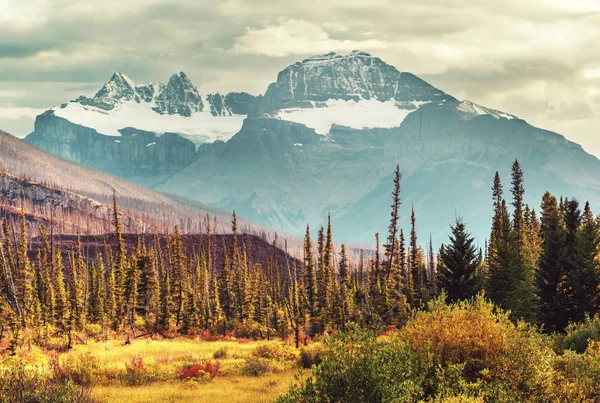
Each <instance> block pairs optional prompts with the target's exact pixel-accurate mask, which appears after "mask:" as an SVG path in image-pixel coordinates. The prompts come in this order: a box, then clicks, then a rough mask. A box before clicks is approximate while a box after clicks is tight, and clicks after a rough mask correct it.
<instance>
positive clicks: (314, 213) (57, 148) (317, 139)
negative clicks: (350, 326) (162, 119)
mask: <svg viewBox="0 0 600 403" xmlns="http://www.w3.org/2000/svg"><path fill="white" fill-rule="evenodd" d="M120 86H121V87H125V84H121V85H120ZM135 88H136V90H135V91H134V92H131V91H124V92H123V94H119V95H118V96H117V97H126V98H128V97H133V98H131V99H132V100H128V101H126V102H136V101H135V96H136V95H135V94H139V93H141V92H142V91H141V90H138V89H137V88H138V87H135ZM110 91H112V89H109V90H107V91H106V92H107V93H110ZM148 91H150V90H148ZM184 93H185V91H184ZM102 96H103V95H102V94H101V96H100V97H98V98H99V99H100V98H102ZM148 99H150V98H148ZM152 99H154V98H152ZM181 99H182V100H185V102H187V104H186V105H188V104H189V103H192V104H193V105H196V106H197V107H199V103H198V98H197V97H196V93H190V95H189V96H188V95H186V96H185V97H183V98H181ZM140 102H141V101H140ZM154 102H155V101H154ZM182 102H183V101H181V102H179V103H178V105H183V103H182ZM203 102H204V101H203ZM253 102H254V103H253V106H252V107H251V108H249V109H247V110H246V111H247V112H248V111H249V114H248V116H247V117H246V118H245V120H244V121H243V124H242V126H241V128H240V129H239V132H237V133H236V134H235V135H233V136H232V137H231V138H229V139H228V140H227V141H225V142H221V141H214V142H213V143H208V144H202V145H200V146H197V151H196V154H195V155H192V156H191V157H190V158H189V159H186V158H184V157H183V155H184V153H182V154H181V156H179V157H177V158H176V159H177V160H178V161H179V162H181V163H180V165H177V166H176V165H174V164H171V165H170V167H171V168H172V169H171V168H170V171H169V172H168V173H167V172H158V173H154V174H152V173H150V174H149V176H146V177H144V178H142V179H140V177H139V176H136V174H135V172H134V173H132V172H131V171H128V170H127V169H122V167H119V172H117V173H118V174H119V175H123V176H125V177H128V178H131V179H133V180H136V181H139V182H141V183H148V181H153V183H152V184H153V186H155V188H157V189H160V190H163V191H167V192H170V193H175V194H179V195H183V196H186V197H189V198H193V199H200V200H202V201H204V202H206V203H209V204H212V205H216V206H220V207H223V208H226V209H236V211H238V212H239V213H240V214H242V215H243V216H245V217H247V218H248V219H251V220H253V221H256V222H260V223H262V224H264V225H268V226H270V227H274V228H278V229H281V230H284V231H286V232H291V233H294V234H296V235H301V234H302V233H303V231H304V229H305V226H306V223H307V222H308V223H310V224H311V226H312V227H313V228H314V227H315V226H316V225H317V224H322V223H324V222H325V220H326V217H327V213H328V212H331V214H332V219H333V224H334V228H335V229H336V231H337V238H338V239H340V240H342V241H358V242H372V239H373V236H374V234H375V232H381V233H383V232H385V231H386V228H387V224H388V216H389V204H390V197H391V196H390V191H391V187H392V173H393V171H394V168H395V166H396V164H399V165H400V167H401V169H402V173H403V181H402V191H401V197H402V200H403V202H404V205H403V207H402V210H401V217H402V219H401V225H402V226H403V227H404V228H406V229H407V228H408V226H409V220H408V217H409V216H410V208H411V206H413V207H414V209H415V211H416V214H417V229H418V230H419V233H420V234H421V236H427V235H429V233H431V234H432V237H433V240H434V242H435V243H437V244H439V243H441V242H443V241H446V237H447V234H448V225H449V224H450V223H451V222H453V221H454V219H455V216H456V215H461V216H463V218H464V219H465V221H466V223H467V225H468V228H469V229H470V230H471V231H472V232H473V234H474V235H475V236H476V237H478V238H479V240H480V241H481V244H483V239H484V238H485V237H487V236H488V234H489V225H490V217H491V214H492V203H491V191H490V187H491V184H492V180H493V176H494V172H495V171H500V174H501V177H502V179H503V183H504V186H505V192H506V193H507V194H508V193H509V187H510V177H509V175H510V166H511V165H512V163H513V161H514V160H515V159H518V160H519V161H520V162H521V165H522V167H523V169H524V172H525V190H526V201H527V202H528V203H529V204H530V205H531V206H532V207H533V208H537V207H538V206H539V203H540V199H541V196H542V194H543V192H544V191H546V190H549V191H551V192H553V193H556V194H564V195H566V196H569V197H572V196H575V197H578V198H580V199H582V200H589V201H590V202H591V203H592V207H594V206H600V185H599V184H600V161H599V160H598V159H597V158H595V157H593V156H591V155H589V154H587V153H586V152H585V151H584V150H583V149H582V148H581V147H580V146H578V145H577V144H575V143H572V142H569V141H567V140H566V139H565V138H564V137H563V136H561V135H559V134H556V133H553V132H549V131H546V130H542V129H538V128H535V127H533V126H531V125H529V124H528V123H527V122H525V121H524V120H521V119H519V118H518V117H516V116H514V115H511V114H508V113H504V112H502V111H497V110H494V109H490V108H486V107H484V106H481V105H477V104H475V103H473V102H470V101H468V100H465V101H459V100H457V99H456V98H455V97H453V96H451V95H449V94H446V93H444V92H443V91H442V90H440V89H437V88H435V87H434V86H432V85H430V84H429V83H427V82H425V81H423V80H421V79H420V78H418V77H417V76H415V75H413V74H411V73H407V72H401V71H399V70H398V69H396V68H395V67H393V66H391V65H389V64H387V63H385V62H384V61H382V60H381V59H379V58H377V57H374V56H371V55H369V54H367V53H364V52H358V51H355V52H352V53H350V54H348V55H337V54H335V53H329V54H326V55H320V56H315V57H311V58H308V59H305V60H303V61H300V62H297V63H294V64H292V65H290V66H288V67H286V68H284V69H283V70H282V71H281V72H280V73H279V74H278V76H277V80H276V81H275V82H274V83H272V84H271V85H270V86H269V87H268V89H267V90H266V92H265V95H264V96H263V97H261V98H256V99H254V101H253ZM155 103H156V102H155ZM164 108H165V110H166V111H172V112H173V113H175V112H177V113H179V111H180V108H179V107H177V109H176V110H175V108H174V107H171V109H169V107H168V106H164ZM190 108H191V107H190ZM191 109H193V108H191ZM193 113H194V112H192V114H193ZM38 119H39V120H43V119H44V118H43V117H39V118H38ZM53 119H58V118H56V117H54V118H53ZM69 124H71V125H72V123H69ZM78 130H84V129H78ZM85 130H91V129H85ZM55 133H57V135H59V136H62V137H61V139H60V140H56V139H55V138H53V137H52V136H51V135H50V134H48V133H43V132H40V133H38V130H37V129H36V132H35V133H33V134H32V135H31V136H30V137H29V138H28V140H29V141H32V142H34V143H36V144H40V146H42V147H44V148H46V149H50V150H51V151H53V152H56V153H58V154H61V155H65V154H68V152H70V151H65V150H67V149H68V147H73V146H74V145H75V144H78V145H77V147H79V148H78V149H79V150H80V152H86V151H85V150H87V149H89V148H90V147H91V148H92V149H95V147H96V145H95V144H96V143H94V145H92V146H90V147H88V148H85V147H82V146H80V145H79V143H78V141H80V139H82V138H86V137H85V136H86V135H84V134H82V133H79V132H77V133H75V132H69V135H68V136H65V135H64V133H65V131H63V130H60V129H57V130H55ZM124 133H125V132H121V137H120V138H119V140H121V141H125V139H126V138H127V139H128V140H127V141H131V142H132V143H133V142H135V141H136V140H134V137H136V138H140V134H139V133H138V134H137V135H135V136H134V135H133V134H131V136H130V137H129V138H128V137H127V136H125V135H124ZM164 136H165V135H163V137H164ZM176 136H177V138H178V140H177V141H187V140H185V139H184V138H183V137H182V136H179V135H176ZM104 137H107V136H104ZM130 139H131V140H130ZM109 140H111V141H112V143H115V142H114V137H112V138H109ZM138 141H139V140H138ZM144 141H148V140H147V139H145V140H144ZM140 144H141V143H140ZM157 145H158V143H157ZM113 147H114V146H113ZM186 147H189V145H188V146H186ZM69 150H70V149H69ZM127 150H129V149H124V148H123V146H120V148H119V153H121V154H119V155H123V156H124V157H123V158H128V159H130V160H131V159H134V158H135V156H137V155H138V154H137V148H135V147H133V146H130V150H129V151H127ZM178 153H180V151H178ZM75 159H77V158H75ZM111 161H112V160H111ZM93 163H94V164H96V166H98V165H101V163H100V162H98V161H96V160H94V162H93ZM148 163H149V162H148ZM148 163H146V162H144V164H148ZM107 169H108V168H107ZM115 169H116V168H115ZM111 172H115V170H112V171H111Z"/></svg>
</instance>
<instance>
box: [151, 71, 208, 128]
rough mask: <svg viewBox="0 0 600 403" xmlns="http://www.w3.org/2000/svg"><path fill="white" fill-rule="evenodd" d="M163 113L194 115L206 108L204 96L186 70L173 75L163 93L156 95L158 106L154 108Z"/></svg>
mask: <svg viewBox="0 0 600 403" xmlns="http://www.w3.org/2000/svg"><path fill="white" fill-rule="evenodd" d="M152 109H153V110H154V111H156V112H158V113H161V114H165V113H166V114H169V115H181V116H184V117H190V116H192V113H194V112H200V111H202V109H204V104H203V103H202V97H201V96H200V94H199V93H198V90H197V89H196V87H194V85H193V84H192V82H191V81H190V79H189V78H188V77H187V76H186V75H185V73H184V72H181V73H179V74H175V75H174V76H172V77H171V79H170V80H169V82H168V83H167V85H165V86H164V88H163V90H162V91H161V93H160V94H159V95H158V97H156V106H155V107H154V108H152Z"/></svg>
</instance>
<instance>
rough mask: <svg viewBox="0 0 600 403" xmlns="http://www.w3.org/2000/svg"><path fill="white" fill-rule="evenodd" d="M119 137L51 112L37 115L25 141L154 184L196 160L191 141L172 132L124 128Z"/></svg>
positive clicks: (145, 183)
mask: <svg viewBox="0 0 600 403" xmlns="http://www.w3.org/2000/svg"><path fill="white" fill-rule="evenodd" d="M121 133H122V135H121V136H120V137H115V136H105V135H102V134H100V133H98V132H97V131H96V130H95V129H90V128H87V127H84V126H81V125H77V124H74V123H71V122H69V121H68V120H66V119H64V118H61V117H58V116H55V115H54V114H53V113H52V112H51V111H50V112H47V113H45V114H42V115H40V116H38V117H37V118H36V121H35V130H34V132H33V133H32V134H31V135H29V136H28V137H27V141H29V142H30V143H32V144H34V145H36V146H37V147H40V148H42V149H44V150H46V151H49V152H51V153H53V154H56V155H59V156H61V157H64V158H68V159H70V160H73V161H76V162H81V163H84V164H87V165H90V166H92V167H95V168H98V169H101V170H103V171H105V172H109V173H112V174H115V175H118V176H122V177H125V178H128V179H130V180H133V181H136V182H138V183H141V184H144V185H148V186H155V185H157V184H159V183H161V182H162V181H163V180H164V179H165V178H168V177H169V176H171V175H173V174H174V173H176V172H178V171H180V170H181V169H183V168H185V167H186V166H188V165H190V164H191V163H192V162H193V161H195V159H196V149H195V146H194V144H193V143H192V142H191V141H190V140H187V139H185V138H183V137H181V136H179V135H177V134H175V133H166V134H163V135H161V136H158V135H157V134H155V133H152V132H147V131H143V130H137V129H134V128H124V129H123V130H122V131H121Z"/></svg>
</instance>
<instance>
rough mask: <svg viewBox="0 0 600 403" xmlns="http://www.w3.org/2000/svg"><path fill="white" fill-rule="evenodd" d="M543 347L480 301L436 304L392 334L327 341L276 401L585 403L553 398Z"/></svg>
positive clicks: (341, 335) (350, 334)
mask: <svg viewBox="0 0 600 403" xmlns="http://www.w3.org/2000/svg"><path fill="white" fill-rule="evenodd" d="M546 345H547V339H545V338H544V336H542V335H540V334H539V333H537V332H536V330H535V329H534V328H532V327H530V326H527V325H525V324H522V323H519V324H514V323H512V322H511V321H510V320H509V318H508V315H507V314H506V313H504V312H500V311H497V310H496V308H494V306H493V305H492V304H490V303H488V302H486V301H485V300H484V299H483V297H478V298H476V299H474V300H473V301H470V302H461V303H457V304H453V305H446V304H445V303H444V302H443V301H442V300H441V299H440V300H436V301H434V302H433V303H432V304H430V306H429V310H428V311H419V312H417V313H416V314H415V315H414V316H413V317H412V318H411V319H410V320H409V321H408V323H407V324H406V326H405V327H404V328H402V329H401V330H399V331H397V332H395V333H390V334H389V335H386V336H382V337H379V338H375V336H374V335H373V333H372V332H370V331H366V330H364V329H361V328H360V327H359V326H358V325H355V324H348V325H347V331H346V332H338V333H336V334H335V335H334V336H332V337H327V338H326V339H325V343H324V349H323V350H322V351H321V352H320V354H319V355H320V357H321V359H322V362H321V364H320V365H318V366H316V367H315V368H314V369H313V371H312V374H311V376H309V377H308V378H306V379H305V380H301V378H299V380H298V381H297V383H296V384H295V385H293V386H292V387H291V388H290V390H289V392H288V393H287V394H286V395H285V396H283V397H281V398H280V399H279V402H297V401H302V402H319V401H344V402H363V401H369V402H383V401H394V402H399V403H402V402H406V403H408V402H415V401H429V402H479V401H481V399H482V397H485V401H486V402H532V403H533V402H547V401H582V400H572V399H566V400H565V399H563V400H560V399H558V400H557V399H553V398H552V397H553V396H554V395H557V396H562V395H559V394H558V393H556V394H555V393H554V391H553V385H552V383H553V381H552V379H553V365H552V360H553V359H554V357H555V354H554V352H553V351H552V350H551V349H549V348H548V347H547V346H546ZM582 368H583V366H582ZM567 372H568V371H567ZM579 378H581V381H578V382H590V384H591V382H594V381H595V378H594V376H591V377H590V375H589V374H585V375H581V376H580V377H579ZM556 379H558V378H556ZM586 396H590V394H589V393H586ZM584 401H585V400H584ZM592 401H593V400H592Z"/></svg>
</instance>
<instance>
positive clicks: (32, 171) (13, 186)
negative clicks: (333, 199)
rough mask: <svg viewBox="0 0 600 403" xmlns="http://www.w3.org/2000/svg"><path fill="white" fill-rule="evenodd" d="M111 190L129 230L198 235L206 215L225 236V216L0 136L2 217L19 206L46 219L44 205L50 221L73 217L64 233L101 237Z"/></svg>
mask: <svg viewBox="0 0 600 403" xmlns="http://www.w3.org/2000/svg"><path fill="white" fill-rule="evenodd" d="M113 189H114V191H115V194H116V196H117V200H118V203H119V207H120V209H121V211H122V212H123V213H125V214H126V216H129V217H131V221H128V222H127V223H126V225H127V228H129V229H130V230H142V229H144V228H146V229H148V228H151V227H158V228H161V229H163V230H164V229H168V228H171V227H173V226H174V225H179V226H180V227H181V228H182V230H183V231H185V232H198V231H200V230H201V228H202V225H203V224H202V222H203V221H204V217H205V216H206V215H207V214H209V215H210V216H211V217H213V219H214V220H215V221H216V224H217V225H216V231H217V232H228V231H229V227H230V224H229V221H230V220H231V212H229V211H225V210H221V209H218V208H214V207H211V206H207V205H204V204H202V203H199V202H196V201H192V200H188V199H185V198H182V197H178V196H172V195H168V194H164V193H160V192H157V191H154V190H150V189H147V188H145V187H143V186H141V185H138V184H135V183H132V182H129V181H127V180H124V179H122V178H119V177H116V176H113V175H110V174H107V173H104V172H102V171H98V170H96V169H93V168H90V167H88V166H85V165H81V164H77V163H74V162H71V161H68V160H66V159H63V158H60V157H57V156H55V155H52V154H50V153H47V152H45V151H43V150H40V149H38V148H37V147H34V146H32V145H31V144H28V143H26V142H24V141H22V140H19V139H17V138H15V137H13V136H11V135H9V134H7V133H4V132H2V131H0V205H3V206H4V207H5V210H6V211H7V212H8V211H13V213H14V211H16V210H19V209H20V208H21V206H24V207H25V208H26V212H27V213H28V214H30V218H32V219H33V218H35V217H37V219H49V218H50V215H51V211H52V208H50V206H54V214H55V217H54V218H55V219H57V218H60V214H63V213H64V214H67V213H68V214H70V215H72V216H73V217H72V218H74V217H75V215H77V216H78V218H77V219H76V220H77V221H78V222H79V224H75V223H70V224H69V223H65V224H64V225H65V226H64V227H63V229H64V230H65V231H66V232H70V233H73V232H74V231H75V230H76V229H80V230H81V231H82V232H84V233H85V231H86V230H90V228H96V229H95V230H93V231H92V232H94V233H102V232H106V229H107V223H108V221H107V214H108V212H109V209H110V208H111V207H109V206H112V194H113ZM59 210H60V211H59ZM74 213H77V214H74ZM90 220H91V221H90ZM241 222H242V228H243V229H244V231H247V232H260V231H264V230H262V229H261V228H260V227H259V226H257V225H256V224H252V223H250V222H248V221H244V220H241Z"/></svg>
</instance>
